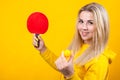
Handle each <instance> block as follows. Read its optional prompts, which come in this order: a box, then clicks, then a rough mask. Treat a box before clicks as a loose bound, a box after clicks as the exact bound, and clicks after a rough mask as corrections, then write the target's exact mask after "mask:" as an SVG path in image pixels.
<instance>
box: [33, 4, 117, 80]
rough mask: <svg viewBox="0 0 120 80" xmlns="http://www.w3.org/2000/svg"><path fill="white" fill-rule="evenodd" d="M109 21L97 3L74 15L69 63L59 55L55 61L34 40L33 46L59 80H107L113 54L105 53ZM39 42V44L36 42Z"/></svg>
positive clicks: (107, 50) (88, 5) (49, 53)
mask: <svg viewBox="0 0 120 80" xmlns="http://www.w3.org/2000/svg"><path fill="white" fill-rule="evenodd" d="M108 37H109V20H108V15H107V12H106V10H105V9H104V8H103V6H101V5H100V4H98V3H90V4H87V5H85V6H83V7H82V8H81V9H80V11H79V13H78V20H77V26H76V34H75V36H74V39H73V41H72V43H71V45H70V46H69V47H68V49H69V50H70V51H71V55H70V58H69V60H67V59H66V57H65V56H64V52H62V54H61V56H59V57H58V58H57V57H56V55H54V53H52V52H51V51H50V50H49V49H48V48H47V47H46V46H45V44H44V41H43V40H42V38H41V37H40V36H39V38H36V37H35V36H34V40H33V45H34V46H37V44H39V45H40V46H39V47H36V49H37V50H39V51H40V53H41V56H42V57H43V58H44V59H45V60H46V61H47V62H48V63H49V64H50V65H51V66H52V67H53V68H55V69H56V70H58V71H59V72H61V74H62V78H61V79H62V80H67V79H68V80H107V77H108V71H109V64H110V63H111V61H112V59H113V57H114V56H115V53H113V52H112V51H111V50H110V49H108V47H107V46H106V45H107V42H108ZM38 41H39V42H38Z"/></svg>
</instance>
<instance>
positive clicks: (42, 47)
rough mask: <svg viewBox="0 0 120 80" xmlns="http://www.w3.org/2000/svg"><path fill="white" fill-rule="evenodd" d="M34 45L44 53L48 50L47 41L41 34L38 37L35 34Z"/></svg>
mask: <svg viewBox="0 0 120 80" xmlns="http://www.w3.org/2000/svg"><path fill="white" fill-rule="evenodd" d="M33 46H34V47H35V48H36V49H37V50H39V51H40V52H41V53H43V52H44V51H45V50H46V46H45V43H44V41H43V39H42V38H41V36H40V35H38V37H36V36H35V34H34V36H33Z"/></svg>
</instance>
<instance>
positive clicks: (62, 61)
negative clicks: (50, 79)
mask: <svg viewBox="0 0 120 80" xmlns="http://www.w3.org/2000/svg"><path fill="white" fill-rule="evenodd" d="M73 57H74V56H73V54H71V56H70V59H69V60H68V61H67V59H66V58H65V56H64V52H62V54H61V56H60V57H59V58H58V59H57V60H56V61H55V64H56V67H57V69H58V70H59V71H60V72H61V73H62V74H63V75H64V77H65V78H70V77H71V76H72V75H73V74H74V68H73Z"/></svg>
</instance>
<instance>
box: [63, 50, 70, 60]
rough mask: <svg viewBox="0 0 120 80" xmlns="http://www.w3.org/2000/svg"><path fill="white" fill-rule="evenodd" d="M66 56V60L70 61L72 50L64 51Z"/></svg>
mask: <svg viewBox="0 0 120 80" xmlns="http://www.w3.org/2000/svg"><path fill="white" fill-rule="evenodd" d="M64 56H65V58H66V59H67V60H69V58H70V56H71V52H70V50H65V51H64Z"/></svg>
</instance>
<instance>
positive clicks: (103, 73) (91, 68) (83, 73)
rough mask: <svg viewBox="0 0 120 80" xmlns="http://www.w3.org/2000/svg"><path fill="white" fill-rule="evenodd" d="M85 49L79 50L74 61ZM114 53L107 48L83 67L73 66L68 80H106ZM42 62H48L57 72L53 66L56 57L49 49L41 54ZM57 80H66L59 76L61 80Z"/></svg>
mask: <svg viewBox="0 0 120 80" xmlns="http://www.w3.org/2000/svg"><path fill="white" fill-rule="evenodd" d="M86 48H87V46H86V45H84V46H83V47H82V48H81V50H80V51H79V52H78V53H77V54H76V55H75V59H76V58H77V57H78V56H79V55H80V54H81V53H82V52H83V51H84V50H85V49H86ZM115 55H116V54H115V53H114V52H112V51H111V50H110V49H109V48H106V49H105V50H104V51H103V53H102V54H101V55H100V56H99V57H97V58H94V59H92V60H90V61H89V62H87V63H86V64H85V65H84V66H79V65H77V64H74V70H75V72H74V74H73V75H72V76H71V78H70V79H68V80H108V73H109V64H110V63H111V62H112V59H113V58H114V57H115ZM41 56H42V57H43V59H44V60H46V61H47V62H48V64H50V65H51V66H52V67H53V68H54V69H56V70H57V68H56V66H55V63H54V62H55V60H56V59H57V56H56V55H55V54H54V53H52V52H51V51H50V50H49V49H46V50H45V52H44V53H42V54H41ZM58 80H67V79H65V78H64V76H63V75H62V74H61V78H60V79H58Z"/></svg>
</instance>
